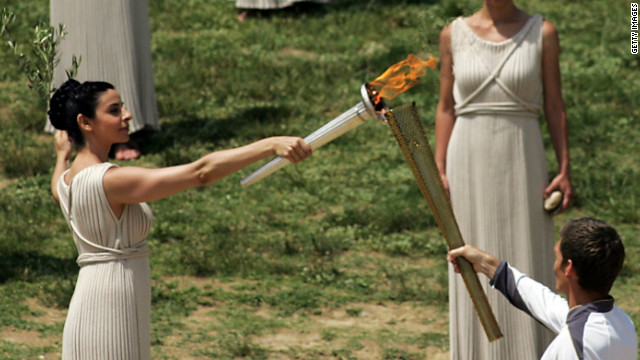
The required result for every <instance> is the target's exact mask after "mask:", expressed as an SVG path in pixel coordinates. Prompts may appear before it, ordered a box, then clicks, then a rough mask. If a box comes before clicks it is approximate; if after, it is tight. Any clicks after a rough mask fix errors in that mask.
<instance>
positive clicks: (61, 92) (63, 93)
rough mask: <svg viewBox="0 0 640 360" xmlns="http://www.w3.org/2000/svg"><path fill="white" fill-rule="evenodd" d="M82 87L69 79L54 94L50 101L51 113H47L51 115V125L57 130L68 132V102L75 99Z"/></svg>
mask: <svg viewBox="0 0 640 360" xmlns="http://www.w3.org/2000/svg"><path fill="white" fill-rule="evenodd" d="M80 85H81V84H80V83H79V82H78V81H77V80H74V79H69V80H67V81H65V82H64V83H63V84H62V86H60V88H59V89H57V90H56V91H55V92H54V93H53V96H52V97H51V100H49V111H48V112H47V113H48V114H49V120H50V121H51V125H53V127H55V128H56V129H58V130H68V127H69V125H68V124H67V120H68V116H67V115H68V114H67V102H68V101H69V99H71V98H72V97H73V95H74V94H75V93H76V90H77V89H78V88H79V87H80Z"/></svg>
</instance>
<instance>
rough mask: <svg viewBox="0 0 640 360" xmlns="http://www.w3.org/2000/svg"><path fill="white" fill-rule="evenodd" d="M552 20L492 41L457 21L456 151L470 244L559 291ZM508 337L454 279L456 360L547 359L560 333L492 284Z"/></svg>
mask: <svg viewBox="0 0 640 360" xmlns="http://www.w3.org/2000/svg"><path fill="white" fill-rule="evenodd" d="M542 21H543V18H542V16H540V15H534V16H532V17H530V19H529V20H528V22H527V24H526V25H525V26H524V27H523V28H522V29H521V30H520V31H519V32H518V33H517V34H516V35H514V36H513V37H512V38H510V39H507V40H505V41H502V42H490V41H487V40H484V39H482V38H480V37H479V36H477V35H476V34H475V33H474V32H473V30H472V29H471V28H470V27H469V26H468V25H467V23H466V20H465V19H464V18H458V19H456V20H455V21H454V22H453V23H452V29H451V46H452V52H453V75H454V78H455V81H454V90H453V95H454V99H455V103H456V105H455V111H456V120H455V125H454V128H453V132H452V134H451V138H450V141H449V145H448V149H447V161H446V164H447V165H446V166H447V169H446V174H447V178H448V179H449V183H450V190H451V201H452V204H453V209H454V213H455V216H456V219H457V221H458V223H459V226H460V230H461V232H462V235H463V236H464V239H465V241H466V242H467V243H469V244H471V245H474V246H477V247H479V248H481V249H483V250H485V251H487V252H488V253H490V254H493V255H495V256H496V257H498V258H500V259H503V260H507V261H508V262H510V263H512V264H514V266H517V267H518V268H519V269H521V270H522V271H523V272H525V273H527V274H529V275H530V276H531V277H532V278H534V279H536V280H539V281H541V282H542V283H544V284H545V285H548V286H553V279H554V276H553V261H554V255H553V245H554V239H553V223H552V219H551V217H550V216H549V215H547V214H546V213H545V212H544V210H543V195H544V189H545V187H546V185H547V184H548V178H547V176H548V174H547V164H546V157H545V150H544V146H543V142H542V136H541V133H540V125H539V122H538V115H539V113H540V111H541V106H540V103H541V99H542V91H543V88H542V67H541V59H542ZM482 283H483V285H484V287H485V292H486V293H487V296H488V298H489V302H490V303H491V306H492V309H493V311H494V313H495V315H496V317H497V320H498V323H499V324H500V327H501V329H502V332H503V334H504V338H502V339H500V340H498V341H494V342H493V343H489V342H488V340H487V337H486V335H485V333H484V331H483V329H482V326H481V324H480V323H479V321H478V317H477V315H476V314H475V310H474V308H473V305H472V303H471V301H470V299H469V295H468V293H467V290H466V288H465V286H464V283H463V281H462V279H461V277H460V276H459V275H456V274H455V273H453V271H452V270H451V268H450V271H449V284H450V285H449V301H450V324H449V325H450V329H451V330H450V353H451V359H461V360H469V359H487V360H500V359H539V358H540V356H541V355H542V353H543V351H544V349H545V348H546V346H547V345H548V343H549V342H550V340H551V334H550V333H549V332H548V331H547V330H546V329H544V328H542V326H541V325H539V324H537V323H536V322H535V321H534V320H533V319H531V318H530V317H529V316H528V315H526V314H524V313H523V312H520V311H519V310H517V309H515V308H514V307H512V306H511V305H510V304H509V303H508V302H507V301H506V300H505V299H504V297H503V296H502V295H501V294H500V293H499V292H497V291H495V290H492V289H488V287H489V286H488V283H487V282H482Z"/></svg>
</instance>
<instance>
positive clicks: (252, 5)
mask: <svg viewBox="0 0 640 360" xmlns="http://www.w3.org/2000/svg"><path fill="white" fill-rule="evenodd" d="M235 2H236V7H237V8H238V9H242V10H243V11H242V12H241V13H240V15H239V16H238V20H240V21H244V20H245V19H246V18H247V17H248V16H249V15H250V14H251V12H255V11H257V10H275V9H283V8H286V7H289V6H291V5H293V4H295V3H301V2H314V3H319V4H326V3H328V2H329V0H235Z"/></svg>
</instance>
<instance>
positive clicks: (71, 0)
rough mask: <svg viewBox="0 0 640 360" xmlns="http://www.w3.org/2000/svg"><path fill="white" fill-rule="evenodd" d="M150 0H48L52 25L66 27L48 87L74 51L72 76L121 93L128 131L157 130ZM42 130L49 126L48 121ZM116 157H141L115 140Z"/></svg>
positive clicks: (132, 144) (60, 78)
mask: <svg viewBox="0 0 640 360" xmlns="http://www.w3.org/2000/svg"><path fill="white" fill-rule="evenodd" d="M148 7H149V0H109V1H102V0H82V1H78V0H50V7H49V11H50V18H51V22H50V23H51V26H53V27H56V28H57V27H58V24H64V25H65V26H66V32H67V36H66V37H65V39H64V40H63V41H62V43H61V45H60V48H59V51H60V62H59V63H58V64H57V65H56V67H55V69H54V72H53V73H54V74H53V75H54V76H53V85H54V86H56V87H59V86H60V84H62V83H63V82H65V81H66V80H67V75H66V72H65V69H66V68H68V67H69V65H70V64H71V59H72V57H73V56H74V55H75V56H77V57H81V59H82V60H81V63H80V68H79V69H78V75H77V80H79V81H86V80H98V79H99V80H103V81H107V82H109V83H112V84H114V85H115V86H116V87H117V88H118V89H119V90H120V92H121V95H122V100H123V101H124V103H125V104H127V108H128V109H129V110H130V111H131V114H132V115H133V119H132V120H131V123H130V125H129V131H130V132H131V133H135V132H137V131H140V130H142V129H144V128H148V129H152V130H159V129H160V126H159V124H158V110H157V104H156V91H155V87H154V80H153V68H152V66H151V32H150V29H149V9H148ZM45 130H46V131H49V132H53V131H54V128H53V126H51V124H50V123H49V122H47V124H46V127H45ZM112 152H113V156H114V157H115V158H116V159H117V160H131V159H135V158H138V157H140V148H139V146H138V144H136V143H135V142H134V141H131V140H130V141H128V142H127V143H123V144H116V145H115V146H114V148H113V149H112Z"/></svg>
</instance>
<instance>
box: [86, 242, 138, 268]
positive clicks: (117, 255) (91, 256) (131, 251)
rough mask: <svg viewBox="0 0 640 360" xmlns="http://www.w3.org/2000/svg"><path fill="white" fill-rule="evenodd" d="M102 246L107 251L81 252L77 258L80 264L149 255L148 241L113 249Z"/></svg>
mask: <svg viewBox="0 0 640 360" xmlns="http://www.w3.org/2000/svg"><path fill="white" fill-rule="evenodd" d="M94 245H95V244H94ZM100 248H101V249H102V250H105V251H102V252H95V253H83V254H80V256H78V259H77V260H76V262H77V263H78V265H79V266H80V267H82V266H84V265H87V264H93V263H99V262H109V261H117V260H128V259H135V258H141V257H145V256H148V255H149V246H148V245H147V242H146V241H143V242H141V243H139V244H137V245H135V246H132V247H130V248H125V249H111V248H106V247H100Z"/></svg>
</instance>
